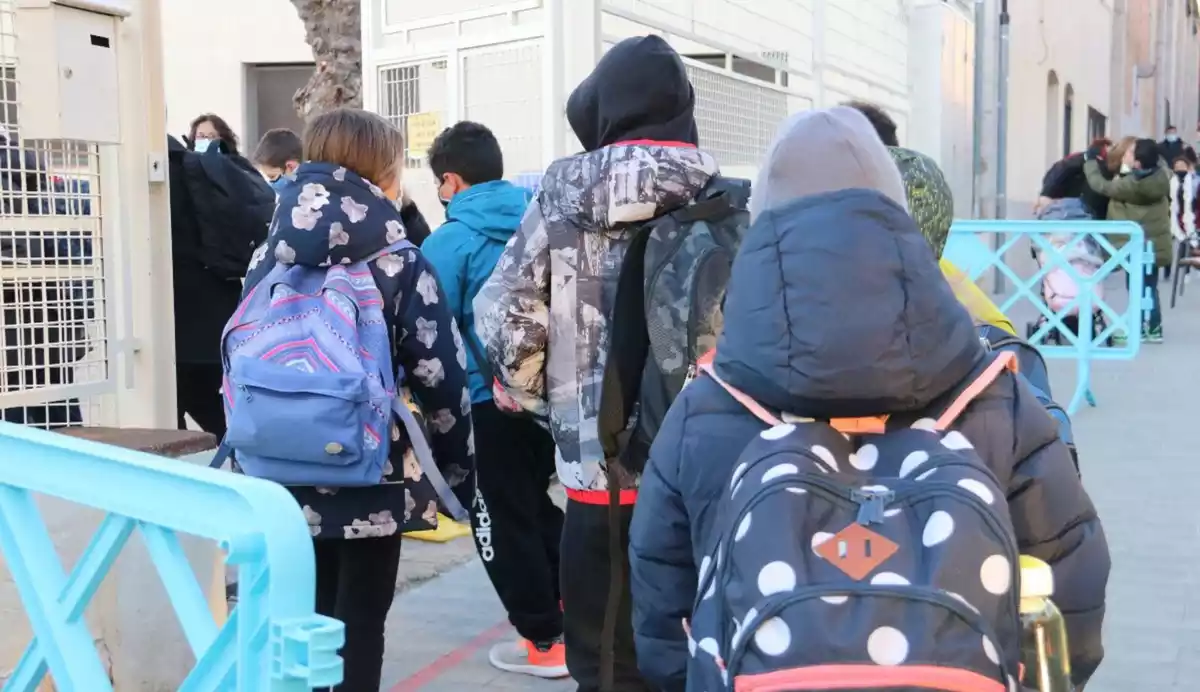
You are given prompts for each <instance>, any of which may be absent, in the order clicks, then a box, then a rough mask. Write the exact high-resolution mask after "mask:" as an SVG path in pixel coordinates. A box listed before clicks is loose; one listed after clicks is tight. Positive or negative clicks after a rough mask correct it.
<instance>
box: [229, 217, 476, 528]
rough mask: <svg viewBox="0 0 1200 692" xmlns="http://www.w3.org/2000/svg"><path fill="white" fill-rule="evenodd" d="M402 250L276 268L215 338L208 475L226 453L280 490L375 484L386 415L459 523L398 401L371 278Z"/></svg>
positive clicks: (384, 447) (412, 420) (387, 441)
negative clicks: (219, 399) (214, 442)
mask: <svg viewBox="0 0 1200 692" xmlns="http://www.w3.org/2000/svg"><path fill="white" fill-rule="evenodd" d="M411 247H413V246H412V244H411V243H409V242H408V241H407V240H402V241H400V242H398V243H393V244H392V245H389V246H388V247H386V248H384V249H383V250H381V251H379V252H377V253H374V254H373V255H371V256H370V257H368V258H366V259H365V260H362V261H359V262H355V263H352V264H345V265H337V266H333V267H329V268H327V269H326V268H314V267H304V266H299V265H286V264H283V263H279V264H277V265H276V266H275V267H274V268H273V269H272V270H271V271H270V273H268V274H267V275H266V276H265V277H263V279H262V280H261V281H259V283H258V284H257V285H256V286H255V287H254V288H252V289H251V290H250V292H249V293H248V294H247V295H246V297H245V298H244V299H243V300H242V303H241V305H239V306H238V309H237V311H236V312H234V314H233V317H232V318H230V320H229V323H228V324H227V325H226V326H225V330H224V333H223V335H222V338H221V356H222V363H223V366H224V372H225V378H224V388H223V392H224V394H223V399H224V402H225V419H226V422H227V427H228V431H227V432H226V435H225V440H224V442H223V443H222V446H221V450H219V451H218V453H217V457H216V459H214V461H213V465H214V466H219V465H221V464H222V463H224V461H225V459H226V458H228V457H229V456H230V455H233V456H235V460H236V462H237V465H238V467H239V468H240V469H241V470H242V472H244V473H245V474H246V475H248V476H254V477H257V478H265V479H267V480H271V481H275V482H277V483H280V484H281V485H298V486H320V487H340V488H345V487H357V486H371V485H377V484H379V483H380V482H381V481H382V480H383V474H384V467H385V465H386V464H387V462H388V451H389V447H390V446H391V442H392V440H393V433H392V416H393V415H395V416H397V417H398V418H399V419H400V421H401V422H402V423H403V424H404V426H405V429H406V430H407V432H408V438H409V440H410V442H411V444H412V446H413V452H414V453H415V454H416V456H417V459H418V460H419V461H420V464H421V468H422V471H424V473H425V475H426V476H427V477H428V478H429V480H430V483H431V484H432V485H433V487H434V489H435V490H436V491H437V494H438V497H439V499H440V500H441V501H442V503H443V506H444V508H445V509H446V510H447V513H448V514H451V515H454V516H464V515H465V513H464V511H463V510H462V506H461V504H460V503H459V502H458V501H457V500H456V499H455V495H454V493H453V492H451V490H450V487H449V485H448V484H447V483H446V480H445V478H444V477H443V476H442V474H441V472H440V471H439V470H438V467H437V465H436V464H435V463H434V460H433V455H432V453H431V452H430V449H429V445H428V441H427V439H426V437H425V434H424V430H423V428H422V426H421V424H420V423H419V422H418V421H417V418H416V416H415V414H414V412H413V411H412V410H411V409H410V408H409V406H408V405H407V404H406V403H405V402H404V401H403V400H402V399H401V398H400V397H399V396H398V392H397V386H396V380H395V375H394V374H393V373H394V372H395V371H394V370H393V366H392V357H391V353H392V348H391V340H390V338H389V329H388V325H387V322H386V320H385V318H384V305H385V301H384V297H383V295H382V293H381V292H380V290H379V287H378V286H377V285H376V283H375V279H374V277H373V276H372V274H371V268H370V263H371V262H373V261H375V260H376V259H378V258H380V257H382V256H383V255H385V254H390V253H393V252H395V251H397V250H402V249H407V248H411Z"/></svg>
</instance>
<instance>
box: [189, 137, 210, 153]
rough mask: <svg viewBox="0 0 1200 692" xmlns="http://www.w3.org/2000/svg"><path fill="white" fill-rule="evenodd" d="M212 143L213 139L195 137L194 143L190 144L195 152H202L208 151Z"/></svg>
mask: <svg viewBox="0 0 1200 692" xmlns="http://www.w3.org/2000/svg"><path fill="white" fill-rule="evenodd" d="M212 143H213V140H211V139H197V140H196V142H195V144H193V145H192V148H193V149H195V150H196V153H197V154H203V153H204V152H206V151H208V148H209V147H210V146H212Z"/></svg>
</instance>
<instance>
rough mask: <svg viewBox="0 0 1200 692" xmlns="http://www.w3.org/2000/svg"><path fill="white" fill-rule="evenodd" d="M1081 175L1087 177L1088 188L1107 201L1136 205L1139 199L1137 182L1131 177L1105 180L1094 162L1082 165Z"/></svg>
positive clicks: (1119, 176) (1097, 164) (1123, 176)
mask: <svg viewBox="0 0 1200 692" xmlns="http://www.w3.org/2000/svg"><path fill="white" fill-rule="evenodd" d="M1083 174H1084V175H1085V176H1087V182H1088V187H1090V188H1092V189H1093V190H1095V191H1096V192H1099V193H1100V194H1102V195H1104V196H1105V197H1107V198H1109V199H1114V200H1116V201H1118V202H1128V203H1132V204H1136V203H1138V201H1139V199H1140V198H1141V193H1140V191H1139V190H1138V180H1137V179H1136V178H1134V177H1133V176H1132V175H1118V176H1116V177H1114V178H1113V179H1112V180H1107V179H1105V177H1104V176H1103V175H1101V173H1100V164H1099V163H1097V162H1095V161H1088V162H1087V163H1085V164H1083ZM1164 195H1165V193H1164Z"/></svg>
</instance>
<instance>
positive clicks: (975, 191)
mask: <svg viewBox="0 0 1200 692" xmlns="http://www.w3.org/2000/svg"><path fill="white" fill-rule="evenodd" d="M986 44H987V0H975V94H974V96H975V105H974V111H973V112H974V121H975V122H974V134H973V141H974V145H973V147H972V152H971V170H972V171H973V172H974V175H973V176H972V178H971V216H972V217H973V218H976V219H979V218H982V217H983V199H982V195H981V194H980V193H981V188H982V187H983V90H984V84H983V77H984V69H983V68H984V57H985V56H986V54H987V51H986Z"/></svg>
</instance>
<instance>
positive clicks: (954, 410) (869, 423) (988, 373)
mask: <svg viewBox="0 0 1200 692" xmlns="http://www.w3.org/2000/svg"><path fill="white" fill-rule="evenodd" d="M712 361H713V359H712V357H711V355H710V354H705V356H704V357H702V358H701V359H700V362H699V365H698V367H699V370H700V372H702V373H704V374H705V375H708V376H709V377H711V378H712V379H713V381H714V382H716V383H717V384H719V385H721V388H722V389H724V390H725V391H726V392H728V393H729V396H731V397H733V398H734V399H735V400H736V401H737V402H738V403H739V404H741V405H742V406H744V407H745V408H746V410H747V411H749V412H750V413H752V414H754V417H755V418H757V419H759V420H761V421H762V422H764V423H766V424H767V425H769V426H771V427H775V426H776V425H781V424H782V423H784V422H785V421H784V420H782V419H781V418H779V417H777V416H775V415H774V414H773V413H771V412H770V411H768V410H767V409H766V408H765V407H764V406H763V405H762V404H760V403H758V402H757V401H755V400H754V399H753V398H751V397H750V395H749V394H746V393H745V392H743V391H741V390H740V389H738V388H737V387H734V386H733V385H731V384H729V383H728V382H726V381H725V380H723V379H721V377H720V376H719V375H717V373H716V370H715V369H713V365H712ZM1005 370H1009V371H1011V372H1013V373H1015V372H1017V357H1016V355H1014V354H1013V353H1011V352H1009V351H1002V352H1000V353H997V354H996V357H995V358H994V359H992V362H990V363H988V366H987V367H986V368H984V370H983V372H982V373H980V374H979V377H976V378H975V379H974V380H972V381H971V383H970V384H968V385H967V386H966V388H965V389H963V390H962V391H961V392H959V394H958V396H956V397H955V398H954V400H953V401H952V402H950V406H948V407H947V408H946V410H945V411H944V412H942V415H941V416H939V417H938V419H937V421H936V422H935V424H934V429H935V430H946V429H947V428H949V427H950V426H951V425H953V424H954V421H955V420H957V419H958V417H959V416H960V415H962V412H963V411H965V410H966V408H967V406H968V405H970V403H971V402H972V401H974V400H975V399H976V398H977V397H978V396H979V395H980V394H982V393H983V392H984V390H986V389H987V388H988V387H989V386H991V384H992V383H993V382H995V381H996V378H997V377H999V376H1000V373H1002V372H1004V371H1005ZM797 420H798V421H801V422H811V421H815V420H816V419H812V418H801V419H797ZM887 420H888V417H887V416H875V417H864V418H831V419H830V420H829V421H828V422H829V426H830V427H832V428H833V429H834V430H837V431H838V432H840V433H846V434H848V435H869V434H879V433H882V432H884V430H885V429H886V426H887Z"/></svg>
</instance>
